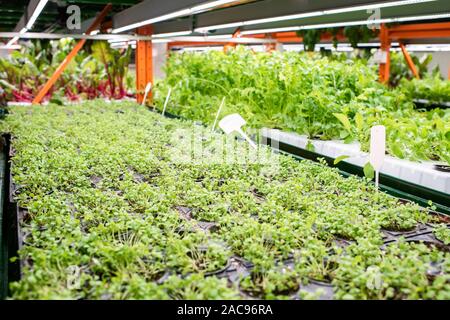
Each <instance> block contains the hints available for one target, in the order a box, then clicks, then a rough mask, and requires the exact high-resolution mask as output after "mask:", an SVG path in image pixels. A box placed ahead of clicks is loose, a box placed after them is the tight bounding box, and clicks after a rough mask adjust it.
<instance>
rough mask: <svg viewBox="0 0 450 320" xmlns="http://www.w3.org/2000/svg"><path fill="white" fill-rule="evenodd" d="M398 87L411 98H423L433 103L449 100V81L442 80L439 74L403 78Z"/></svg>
mask: <svg viewBox="0 0 450 320" xmlns="http://www.w3.org/2000/svg"><path fill="white" fill-rule="evenodd" d="M400 88H401V89H402V91H403V92H405V94H406V95H408V96H409V97H411V99H425V100H428V101H430V102H431V103H435V104H439V103H447V102H450V81H449V80H442V79H441V77H440V75H439V74H435V75H434V76H426V77H424V78H422V79H412V80H407V79H403V80H402V81H401V82H400Z"/></svg>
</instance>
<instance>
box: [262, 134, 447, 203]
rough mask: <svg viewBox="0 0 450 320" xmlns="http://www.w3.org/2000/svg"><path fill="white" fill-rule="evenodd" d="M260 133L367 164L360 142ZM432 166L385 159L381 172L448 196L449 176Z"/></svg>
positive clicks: (396, 159)
mask: <svg viewBox="0 0 450 320" xmlns="http://www.w3.org/2000/svg"><path fill="white" fill-rule="evenodd" d="M261 133H262V136H263V137H266V138H272V139H274V140H278V141H280V142H283V143H286V144H290V145H292V146H295V147H298V148H302V149H306V145H307V143H308V141H311V143H312V144H313V145H314V152H316V153H318V154H321V155H323V156H328V157H331V158H337V157H339V156H344V155H345V156H349V158H346V159H345V160H343V162H347V163H350V164H353V165H356V166H359V167H364V165H365V164H366V163H367V162H368V161H369V154H368V153H366V152H362V151H361V149H360V145H359V143H350V144H346V143H344V142H343V141H339V140H330V141H321V140H309V139H308V137H307V136H305V135H299V134H296V133H290V132H283V131H280V130H276V129H267V128H264V129H262V132H261ZM435 164H436V163H435V162H431V161H425V162H412V161H408V160H402V159H398V158H394V157H391V156H386V159H385V161H384V164H383V166H382V167H381V170H380V172H381V173H383V174H386V175H389V176H392V177H395V178H397V179H400V180H404V181H407V182H411V183H414V184H417V185H421V186H424V187H427V188H430V189H433V190H436V191H440V192H443V193H447V194H449V195H450V173H448V172H442V171H438V170H436V169H435V168H434V165H435Z"/></svg>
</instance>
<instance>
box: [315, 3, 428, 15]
mask: <svg viewBox="0 0 450 320" xmlns="http://www.w3.org/2000/svg"><path fill="white" fill-rule="evenodd" d="M433 1H436V0H403V1H391V2H386V3H378V4H368V5H360V6H354V7H349V8H340V9H331V10H326V11H324V13H325V14H335V13H346V12H353V11H359V10H373V9H382V8H389V7H399V6H406V5H410V4H417V3H424V2H433Z"/></svg>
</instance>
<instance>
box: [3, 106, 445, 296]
mask: <svg viewBox="0 0 450 320" xmlns="http://www.w3.org/2000/svg"><path fill="white" fill-rule="evenodd" d="M332 117H334V116H333V115H332ZM336 121H339V120H336ZM0 128H1V130H2V131H3V132H10V133H11V134H12V137H13V139H12V146H13V157H12V159H11V162H12V175H13V182H14V190H13V191H14V193H13V195H14V197H15V199H16V201H18V204H19V206H20V208H22V209H21V212H22V211H23V215H22V216H23V218H21V220H20V226H21V230H22V231H23V239H24V240H23V246H22V249H21V250H20V252H19V256H18V257H16V259H21V263H22V264H23V266H24V267H23V275H22V277H21V279H20V280H19V281H17V282H14V283H12V284H11V297H10V298H12V299H235V298H236V299H237V298H248V296H247V295H245V294H242V291H244V293H245V292H247V293H250V292H253V293H254V295H257V296H260V297H263V298H266V299H288V298H292V296H293V294H296V293H297V289H298V286H299V285H300V287H301V286H302V285H303V284H306V283H307V282H308V281H312V280H315V281H316V282H317V281H321V282H327V283H328V285H330V283H331V284H332V286H333V290H335V291H336V298H339V299H341V298H343V299H344V298H345V299H347V298H349V299H350V298H353V299H357V298H379V299H408V298H420V299H447V298H448V292H449V288H448V282H447V279H448V270H449V268H448V261H450V260H449V257H448V252H445V251H440V250H438V249H439V248H433V247H430V246H425V245H418V244H408V243H406V244H405V243H403V242H400V243H397V244H389V245H385V246H383V239H382V237H383V231H384V230H383V229H384V228H389V229H392V230H411V229H413V228H414V226H416V225H418V224H419V223H422V224H429V223H432V222H433V221H434V220H433V218H432V217H431V216H430V215H429V214H428V210H429V209H422V208H420V207H418V206H417V205H413V204H404V203H402V202H399V201H398V200H397V199H395V198H393V197H391V196H389V195H387V194H385V193H383V192H380V191H378V190H376V188H375V187H374V186H373V185H372V184H370V183H368V181H367V180H366V179H359V178H357V177H353V176H351V177H347V178H344V177H342V176H341V175H340V174H339V172H338V171H337V169H333V168H330V167H328V166H326V165H325V164H324V160H322V162H320V163H313V162H310V161H296V160H295V159H293V158H291V157H288V156H285V155H280V154H276V153H274V152H272V151H271V149H269V148H268V147H265V146H260V148H259V150H257V151H254V150H253V149H249V148H248V146H247V145H246V144H244V143H241V142H239V141H237V140H235V139H232V140H231V143H230V144H222V142H223V140H224V139H225V137H224V136H223V135H221V134H219V133H215V132H211V129H210V128H207V127H203V126H198V125H195V124H193V123H192V122H191V121H185V120H174V119H172V120H171V119H167V118H164V117H162V116H161V115H159V114H157V113H154V112H150V111H149V110H147V109H146V108H143V107H142V106H139V105H137V104H135V103H133V102H108V103H107V102H105V101H103V100H95V101H89V102H85V103H82V104H74V105H66V106H60V105H55V104H49V105H48V106H46V108H42V107H40V106H31V107H27V108H23V107H19V106H16V107H11V108H10V113H9V114H8V115H7V116H6V117H5V119H4V120H1V121H0ZM190 145H197V146H202V148H203V149H202V150H203V152H204V153H202V154H201V155H200V156H199V157H190V156H191V151H192V150H191V149H189V146H190ZM219 146H220V147H221V148H222V149H219V148H218V147H219ZM218 150H220V152H218ZM222 151H223V152H224V153H225V154H231V155H233V153H234V155H236V157H235V160H234V161H231V162H227V161H223V160H224V159H223V153H222ZM256 154H265V155H266V156H267V160H266V161H264V162H258V161H255V159H257V158H256V157H255V156H256ZM186 156H189V157H188V158H186ZM431 209H432V208H431ZM210 211H212V213H209V212H210ZM211 221H213V222H211ZM205 226H206V227H205ZM441 229H442V227H440V228H439V229H436V231H435V233H436V235H437V236H438V237H439V238H440V239H445V234H444V230H443V229H442V230H441ZM441 233H442V234H444V235H441ZM436 243H438V242H436ZM439 244H440V243H439ZM441 245H442V244H441ZM385 247H386V248H385ZM230 257H233V258H232V259H230ZM228 263H230V265H231V267H230V268H229V269H227V272H220V271H222V270H223V269H224V268H225V267H226V266H227V265H228ZM233 268H234V269H235V270H242V269H244V274H245V272H251V275H250V276H249V277H242V281H240V283H238V282H237V280H241V279H239V273H238V272H237V271H236V274H234V276H235V277H234V280H233V279H232V278H231V277H230V278H229V280H230V281H227V279H225V278H227V277H228V275H229V274H233V271H232V270H233ZM246 270H247V271H246ZM430 270H432V271H433V272H432V273H430V272H429V271H430ZM217 272H219V273H217ZM299 295H300V296H302V297H305V293H299ZM307 296H308V297H311V296H310V295H307Z"/></svg>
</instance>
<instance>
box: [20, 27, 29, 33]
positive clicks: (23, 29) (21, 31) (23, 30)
mask: <svg viewBox="0 0 450 320" xmlns="http://www.w3.org/2000/svg"><path fill="white" fill-rule="evenodd" d="M27 31H28V29H27V28H22V29H21V30H20V31H19V33H20V34H24V33H26V32H27Z"/></svg>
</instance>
